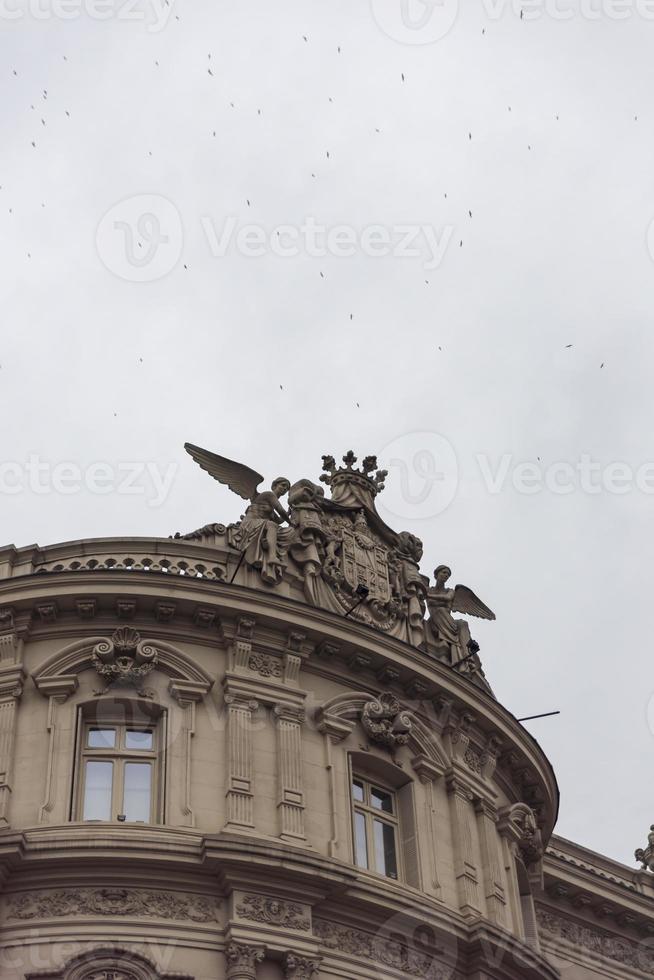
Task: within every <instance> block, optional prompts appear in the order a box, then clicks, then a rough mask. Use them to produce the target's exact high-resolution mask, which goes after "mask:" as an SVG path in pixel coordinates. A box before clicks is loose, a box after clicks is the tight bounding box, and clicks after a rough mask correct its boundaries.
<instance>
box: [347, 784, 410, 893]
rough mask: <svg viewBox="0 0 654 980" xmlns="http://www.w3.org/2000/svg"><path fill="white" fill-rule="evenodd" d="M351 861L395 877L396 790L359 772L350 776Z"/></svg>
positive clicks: (397, 828) (396, 876)
mask: <svg viewBox="0 0 654 980" xmlns="http://www.w3.org/2000/svg"><path fill="white" fill-rule="evenodd" d="M352 806H353V821H354V862H355V864H356V865H357V866H358V867H360V868H365V869H366V870H368V871H375V872H376V873H377V874H380V875H384V876H385V877H386V878H395V879H397V878H398V849H397V842H398V839H399V824H398V818H397V807H396V805H395V794H394V793H392V792H390V791H389V790H387V789H383V788H382V787H380V786H377V785H375V784H373V783H371V782H369V781H368V780H365V779H362V778H361V777H359V776H356V777H354V779H353V780H352Z"/></svg>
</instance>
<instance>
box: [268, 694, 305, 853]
mask: <svg viewBox="0 0 654 980" xmlns="http://www.w3.org/2000/svg"><path fill="white" fill-rule="evenodd" d="M274 711H275V718H276V720H277V756H278V771H279V803H278V810H279V822H280V833H279V836H280V837H281V838H282V839H284V840H290V841H295V842H299V841H301V842H305V841H306V836H305V832H304V786H303V783H304V781H303V778H302V729H301V726H302V722H303V721H304V710H303V709H302V708H299V707H297V706H296V705H291V704H284V703H282V704H278V705H276V706H275V709H274Z"/></svg>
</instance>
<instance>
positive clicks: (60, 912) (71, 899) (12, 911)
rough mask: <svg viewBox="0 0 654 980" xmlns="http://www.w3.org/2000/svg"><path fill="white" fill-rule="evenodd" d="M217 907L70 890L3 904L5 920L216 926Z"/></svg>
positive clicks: (194, 899) (198, 900) (172, 895)
mask: <svg viewBox="0 0 654 980" xmlns="http://www.w3.org/2000/svg"><path fill="white" fill-rule="evenodd" d="M218 908H219V904H218V902H217V901H215V900H214V899H209V898H205V897H203V896H202V895H190V894H186V893H177V892H172V891H154V890H151V889H142V888H74V889H73V888H71V889H59V890H57V891H37V892H26V893H24V894H21V895H13V896H11V897H10V898H9V899H8V900H7V919H20V920H32V919H50V918H63V917H70V916H83V915H102V916H129V917H130V918H134V917H137V918H139V917H140V918H146V919H178V920H180V921H184V920H186V921H189V922H217V921H218Z"/></svg>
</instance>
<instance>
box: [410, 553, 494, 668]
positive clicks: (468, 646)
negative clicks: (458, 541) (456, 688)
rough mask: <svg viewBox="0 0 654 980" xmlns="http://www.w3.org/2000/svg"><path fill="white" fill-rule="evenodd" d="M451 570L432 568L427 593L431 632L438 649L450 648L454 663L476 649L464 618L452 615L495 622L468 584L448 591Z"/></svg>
mask: <svg viewBox="0 0 654 980" xmlns="http://www.w3.org/2000/svg"><path fill="white" fill-rule="evenodd" d="M451 574H452V570H451V569H450V568H449V567H448V566H447V565H439V566H438V568H436V569H434V578H435V579H436V583H435V585H434V587H433V588H431V589H430V590H429V592H428V593H427V607H428V609H429V615H430V623H431V631H432V634H433V637H434V641H435V642H436V644H437V645H438V646H445V647H448V648H449V654H450V662H451V663H453V664H454V663H456V662H457V661H459V660H462V659H463V658H464V657H467V656H468V654H470V653H475V652H476V651H477V650H478V649H479V646H478V645H477V644H476V643H475V641H474V640H472V639H471V638H470V630H469V628H468V624H467V623H466V621H465V620H464V619H455V618H454V616H453V615H452V613H453V612H460V613H465V614H467V615H468V616H478V617H479V618H480V619H495V613H494V612H493V611H492V610H490V609H489V608H488V606H486V605H485V604H484V603H483V602H482V601H481V599H479V598H478V597H477V596H476V595H475V593H474V592H473V591H472V589H469V588H468V587H467V585H456V586H455V587H454V588H453V589H448V588H447V584H446V583H447V582H448V580H449V578H450V576H451Z"/></svg>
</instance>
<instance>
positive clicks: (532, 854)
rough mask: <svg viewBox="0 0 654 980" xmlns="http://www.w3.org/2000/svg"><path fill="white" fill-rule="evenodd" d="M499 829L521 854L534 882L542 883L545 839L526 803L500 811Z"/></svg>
mask: <svg viewBox="0 0 654 980" xmlns="http://www.w3.org/2000/svg"><path fill="white" fill-rule="evenodd" d="M497 829H498V831H499V833H500V834H501V835H502V837H505V838H506V839H507V841H508V842H509V845H510V846H511V848H512V850H513V852H514V854H516V855H517V856H519V857H520V858H521V860H522V862H523V863H524V865H525V868H526V869H527V871H528V873H529V877H530V879H531V880H532V881H533V882H534V884H537V885H541V884H542V876H543V854H544V850H545V849H544V847H543V840H542V836H541V832H540V829H539V827H538V823H537V822H536V817H535V815H534V812H533V810H532V809H531V807H529V806H527V804H526V803H514V804H513V805H512V806H506V807H503V808H502V810H500V812H499V820H498V824H497Z"/></svg>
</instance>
